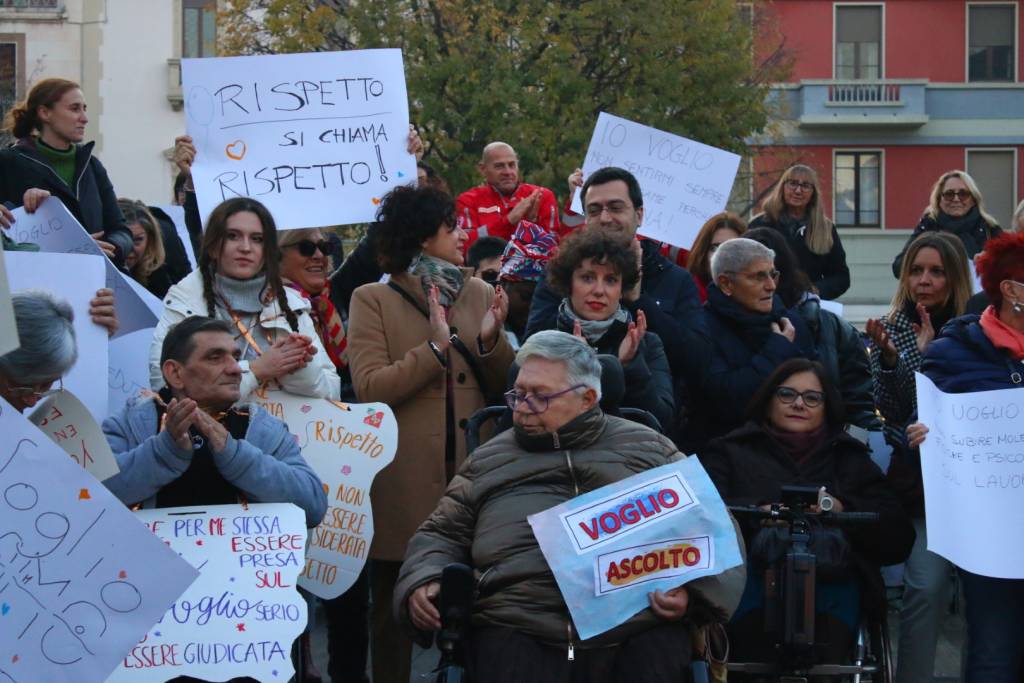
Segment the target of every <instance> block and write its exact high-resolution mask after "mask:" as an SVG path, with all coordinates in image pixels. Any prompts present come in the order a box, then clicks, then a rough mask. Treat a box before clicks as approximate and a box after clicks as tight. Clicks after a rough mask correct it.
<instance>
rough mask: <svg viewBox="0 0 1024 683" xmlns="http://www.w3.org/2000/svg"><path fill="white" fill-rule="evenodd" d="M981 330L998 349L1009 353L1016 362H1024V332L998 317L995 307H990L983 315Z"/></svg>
mask: <svg viewBox="0 0 1024 683" xmlns="http://www.w3.org/2000/svg"><path fill="white" fill-rule="evenodd" d="M981 329H982V331H983V332H984V333H985V336H986V337H988V340H989V341H990V342H992V346H994V347H996V348H997V349H1004V350H1005V351H1007V352H1009V354H1010V355H1011V356H1013V357H1014V359H1015V360H1024V332H1019V331H1017V330H1015V329H1013V328H1012V327H1010V326H1009V325H1007V324H1006V323H1004V322H1003V321H1002V320H1000V319H999V316H998V315H996V308H995V306H989V307H988V308H986V309H985V312H984V313H982V314H981Z"/></svg>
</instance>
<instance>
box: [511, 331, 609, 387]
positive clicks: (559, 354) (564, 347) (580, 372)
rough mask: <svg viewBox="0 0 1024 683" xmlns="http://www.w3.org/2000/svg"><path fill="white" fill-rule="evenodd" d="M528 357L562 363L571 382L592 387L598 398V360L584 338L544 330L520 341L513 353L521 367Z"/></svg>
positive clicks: (599, 365) (599, 373)
mask: <svg viewBox="0 0 1024 683" xmlns="http://www.w3.org/2000/svg"><path fill="white" fill-rule="evenodd" d="M531 358H543V359H545V360H555V361H560V362H562V363H565V374H566V375H567V376H568V379H569V384H570V386H573V385H576V384H582V385H583V386H585V387H588V388H590V389H593V390H594V391H595V392H596V393H597V400H599V401H600V400H601V362H600V361H599V360H598V359H597V352H596V351H594V349H592V348H591V347H590V344H588V343H587V342H586V341H585V340H583V339H580V338H579V337H576V336H573V335H571V334H569V333H567V332H560V331H558V330H544V331H543V332H538V333H536V334H534V335H533V336H531V337H530V338H529V339H527V340H526V341H525V342H523V345H522V346H520V347H519V352H518V353H517V354H516V365H518V366H519V367H523V363H525V362H526V361H528V360H529V359H531Z"/></svg>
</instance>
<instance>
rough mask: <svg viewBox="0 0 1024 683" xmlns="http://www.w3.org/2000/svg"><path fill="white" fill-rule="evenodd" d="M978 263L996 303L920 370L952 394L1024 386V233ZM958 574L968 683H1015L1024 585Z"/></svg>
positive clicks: (942, 343) (1023, 633)
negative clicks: (964, 618)
mask: <svg viewBox="0 0 1024 683" xmlns="http://www.w3.org/2000/svg"><path fill="white" fill-rule="evenodd" d="M908 258H909V254H908ZM975 262H976V265H977V268H978V275H980V276H981V286H982V288H984V290H985V293H986V294H988V296H989V299H990V300H991V301H992V305H991V306H989V307H988V308H987V309H985V312H984V313H982V314H981V315H980V316H977V315H965V316H962V317H960V318H956V319H955V320H953V321H951V322H950V323H949V324H948V325H946V326H945V327H944V328H942V331H941V332H940V333H939V335H938V336H937V337H936V339H935V341H934V342H932V343H931V344H930V345H929V346H928V348H927V350H926V351H925V354H924V361H923V362H922V364H921V372H923V373H924V374H925V375H927V376H928V379H930V380H932V381H933V382H934V383H935V385H936V386H937V387H938V388H939V389H940V390H941V391H943V392H945V393H950V394H962V393H968V392H977V391H994V390H997V389H1021V388H1024V380H1022V377H1024V233H1016V234H1006V235H1003V236H1001V237H996V238H994V239H991V240H989V241H988V242H987V243H986V244H985V249H984V251H982V252H981V255H980V256H978V257H977V259H976V261H975ZM927 433H928V428H927V427H926V426H925V425H923V424H921V423H915V424H912V425H910V426H909V427H907V440H908V442H909V445H910V447H911V448H917V447H918V446H920V445H921V444H922V443H923V442H924V440H925V436H926V435H927ZM1010 472H1011V470H1007V474H1009V473H1010ZM944 504H949V505H956V501H955V500H951V501H945V502H944ZM993 523H996V524H999V523H1006V520H993ZM992 552H999V550H998V549H997V548H993V549H992ZM960 575H961V577H962V579H963V584H964V593H965V595H966V596H967V667H966V668H967V677H966V681H967V683H981V682H982V681H984V683H1002V682H1004V681H1005V682H1007V683H1010V682H1012V683H1016V682H1017V681H1019V680H1020V676H1021V673H1022V669H1024V629H1022V628H1021V625H1020V622H1021V617H1022V615H1024V580H1018V579H998V578H992V577H987V576H981V575H979V574H974V573H971V572H969V571H967V570H965V569H960Z"/></svg>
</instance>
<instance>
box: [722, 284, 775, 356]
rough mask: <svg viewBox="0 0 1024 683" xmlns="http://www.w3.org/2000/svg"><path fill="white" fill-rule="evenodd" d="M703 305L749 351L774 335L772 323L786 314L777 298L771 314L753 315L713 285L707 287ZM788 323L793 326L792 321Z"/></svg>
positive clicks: (773, 302) (760, 345)
mask: <svg viewBox="0 0 1024 683" xmlns="http://www.w3.org/2000/svg"><path fill="white" fill-rule="evenodd" d="M705 305H706V306H707V307H708V309H709V310H710V311H711V312H712V313H714V314H715V315H717V316H718V317H720V318H722V319H723V320H724V321H725V323H726V324H727V325H728V326H729V327H730V328H732V330H733V332H735V333H736V335H737V336H739V337H740V338H741V339H742V340H743V342H744V344H746V346H747V347H748V348H751V349H759V348H761V347H762V346H764V343H765V342H766V341H768V339H770V335H772V334H775V333H774V332H772V323H777V322H778V321H779V319H780V318H782V317H783V316H785V314H786V308H785V306H783V305H782V300H781V299H779V297H778V296H776V297H775V298H774V299H773V300H772V312H771V313H755V312H753V311H749V310H747V309H746V308H744V307H743V306H741V305H740V304H739V303H737V302H736V300H735V299H733V298H732V297H731V296H726V295H725V294H723V293H722V290H720V289H719V288H718V285H716V284H714V283H712V284H710V285H708V301H707V304H705ZM790 322H791V323H794V324H795V321H793V320H790Z"/></svg>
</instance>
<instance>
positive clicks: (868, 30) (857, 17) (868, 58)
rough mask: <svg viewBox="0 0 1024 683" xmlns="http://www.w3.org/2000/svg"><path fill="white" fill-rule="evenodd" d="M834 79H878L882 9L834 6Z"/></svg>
mask: <svg viewBox="0 0 1024 683" xmlns="http://www.w3.org/2000/svg"><path fill="white" fill-rule="evenodd" d="M835 72H836V79H839V80H864V79H877V78H881V77H882V8H881V7H879V6H866V7H851V6H846V5H843V6H838V7H836V69H835Z"/></svg>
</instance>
